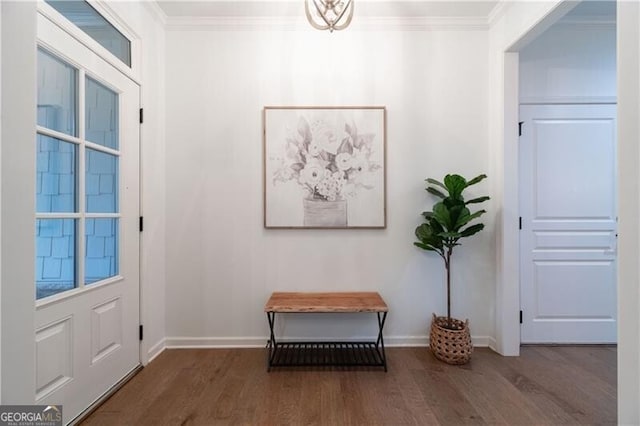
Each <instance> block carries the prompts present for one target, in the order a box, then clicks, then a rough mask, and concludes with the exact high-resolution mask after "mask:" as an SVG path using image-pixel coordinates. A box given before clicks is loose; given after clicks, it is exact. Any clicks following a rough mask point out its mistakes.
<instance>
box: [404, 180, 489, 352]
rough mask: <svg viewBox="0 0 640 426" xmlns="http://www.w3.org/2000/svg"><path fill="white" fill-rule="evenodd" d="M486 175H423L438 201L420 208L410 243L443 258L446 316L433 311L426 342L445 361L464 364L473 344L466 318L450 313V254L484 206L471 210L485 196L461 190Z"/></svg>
mask: <svg viewBox="0 0 640 426" xmlns="http://www.w3.org/2000/svg"><path fill="white" fill-rule="evenodd" d="M486 177H487V176H486V175H484V174H482V175H480V176H477V177H475V178H473V179H471V180H469V181H467V180H466V179H465V178H464V177H462V176H460V175H457V174H448V175H446V176H445V178H444V180H443V181H442V182H440V181H438V180H435V179H427V180H426V182H427V183H428V185H427V188H426V189H427V192H429V193H430V194H432V195H435V196H436V197H437V198H438V202H436V204H434V206H433V209H432V211H428V212H423V213H422V216H424V223H422V224H421V225H420V226H418V227H417V228H416V232H415V234H416V237H417V238H418V241H416V242H414V243H413V244H414V245H416V246H417V247H420V248H421V249H423V250H427V251H432V252H435V253H437V254H438V255H439V256H440V257H441V258H442V260H443V262H444V268H445V271H446V276H447V280H446V283H447V316H446V317H445V316H436V314H433V318H432V322H431V332H430V333H429V339H430V342H429V346H430V347H431V351H432V352H433V354H434V355H435V357H436V358H438V359H440V360H441V361H444V362H447V363H449V364H465V363H467V362H468V361H469V359H470V358H471V353H472V351H473V346H472V344H471V333H470V332H469V320H465V321H461V320H459V319H456V318H452V317H451V256H452V255H453V251H454V249H455V248H456V247H457V246H459V245H461V244H462V239H463V238H467V237H470V236H472V235H475V234H477V233H478V232H480V231H482V229H484V224H482V223H473V221H474V220H475V219H477V218H479V217H480V216H482V215H483V214H484V213H486V211H485V210H478V211H475V212H472V211H471V210H470V209H469V207H470V205H471V204H478V203H482V202H484V201H487V200H489V197H487V196H482V197H477V198H473V199H470V200H465V198H464V194H463V192H464V191H465V190H466V189H467V188H468V187H470V186H472V185H475V184H477V183H478V182H480V181H482V180H483V179H484V178H486Z"/></svg>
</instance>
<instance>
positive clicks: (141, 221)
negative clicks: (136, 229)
mask: <svg viewBox="0 0 640 426" xmlns="http://www.w3.org/2000/svg"><path fill="white" fill-rule="evenodd" d="M143 230H144V216H140V232H142V231H143Z"/></svg>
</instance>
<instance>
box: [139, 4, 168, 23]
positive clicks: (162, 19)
mask: <svg viewBox="0 0 640 426" xmlns="http://www.w3.org/2000/svg"><path fill="white" fill-rule="evenodd" d="M142 5H143V6H144V8H145V9H147V12H149V14H150V15H151V16H152V17H153V19H155V20H156V21H157V22H158V23H160V24H161V25H163V26H164V25H166V24H167V19H168V17H167V14H166V13H164V10H162V8H161V7H160V5H159V4H158V2H157V1H155V0H149V1H143V2H142Z"/></svg>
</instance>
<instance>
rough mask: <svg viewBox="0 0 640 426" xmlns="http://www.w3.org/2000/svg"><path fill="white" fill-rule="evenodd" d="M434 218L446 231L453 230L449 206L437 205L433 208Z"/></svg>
mask: <svg viewBox="0 0 640 426" xmlns="http://www.w3.org/2000/svg"><path fill="white" fill-rule="evenodd" d="M433 218H434V219H435V220H436V221H437V222H438V223H439V224H440V225H442V227H443V228H444V229H451V228H452V227H453V226H452V223H451V214H450V212H449V209H448V208H447V206H445V205H444V203H437V204H436V205H435V206H433Z"/></svg>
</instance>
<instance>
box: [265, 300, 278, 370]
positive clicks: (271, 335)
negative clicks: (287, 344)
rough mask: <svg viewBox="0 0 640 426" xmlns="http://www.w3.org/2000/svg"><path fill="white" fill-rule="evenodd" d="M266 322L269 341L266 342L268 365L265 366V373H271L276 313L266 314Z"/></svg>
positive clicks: (274, 344) (275, 347) (274, 352)
mask: <svg viewBox="0 0 640 426" xmlns="http://www.w3.org/2000/svg"><path fill="white" fill-rule="evenodd" d="M267 320H268V321H269V341H268V342H267V347H268V348H269V364H268V366H267V371H268V372H269V371H271V366H272V365H273V360H274V358H275V356H276V349H277V344H276V336H275V334H274V332H273V327H274V326H275V323H276V313H275V312H267Z"/></svg>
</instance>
